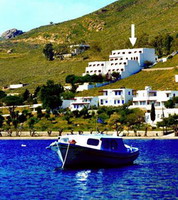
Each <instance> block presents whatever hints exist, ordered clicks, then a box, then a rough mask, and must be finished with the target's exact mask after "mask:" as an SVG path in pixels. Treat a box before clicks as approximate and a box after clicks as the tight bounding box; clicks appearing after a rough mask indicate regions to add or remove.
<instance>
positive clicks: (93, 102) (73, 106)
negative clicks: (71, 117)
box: [61, 96, 98, 111]
mask: <svg viewBox="0 0 178 200" xmlns="http://www.w3.org/2000/svg"><path fill="white" fill-rule="evenodd" d="M91 106H96V107H98V97H92V96H90V97H75V98H74V99H71V100H63V103H62V106H61V108H63V109H65V108H69V109H70V110H71V111H74V110H78V111H81V110H82V109H83V108H85V107H86V108H88V109H89V108H90V107H91Z"/></svg>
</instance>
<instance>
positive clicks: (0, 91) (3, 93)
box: [0, 90, 7, 99]
mask: <svg viewBox="0 0 178 200" xmlns="http://www.w3.org/2000/svg"><path fill="white" fill-rule="evenodd" d="M6 96H7V95H6V93H5V92H4V91H2V90H0V99H2V98H4V97H6Z"/></svg>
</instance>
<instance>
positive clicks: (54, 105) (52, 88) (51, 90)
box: [40, 80, 64, 112]
mask: <svg viewBox="0 0 178 200" xmlns="http://www.w3.org/2000/svg"><path fill="white" fill-rule="evenodd" d="M63 92H64V88H63V86H62V85H61V84H54V81H52V80H48V81H47V84H46V85H43V86H42V87H41V92H40V99H41V101H42V103H43V107H44V108H46V109H49V110H51V111H52V112H53V111H54V110H55V109H58V108H59V106H61V105H62V99H61V94H62V93H63Z"/></svg>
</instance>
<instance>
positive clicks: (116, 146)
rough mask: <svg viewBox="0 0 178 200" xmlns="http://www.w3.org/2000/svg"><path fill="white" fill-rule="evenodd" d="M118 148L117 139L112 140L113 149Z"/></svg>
mask: <svg viewBox="0 0 178 200" xmlns="http://www.w3.org/2000/svg"><path fill="white" fill-rule="evenodd" d="M117 148H118V144H117V142H116V141H115V140H112V141H111V149H112V150H117Z"/></svg>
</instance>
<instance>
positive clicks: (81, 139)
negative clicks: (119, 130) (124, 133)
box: [58, 134, 127, 152]
mask: <svg viewBox="0 0 178 200" xmlns="http://www.w3.org/2000/svg"><path fill="white" fill-rule="evenodd" d="M58 142H60V143H67V144H69V143H70V144H71V145H77V146H83V147H88V148H93V149H98V150H106V151H118V150H119V151H123V152H125V151H127V148H126V146H125V145H124V143H123V140H122V138H119V137H113V136H108V135H103V134H102V135H66V136H62V137H60V139H59V140H58Z"/></svg>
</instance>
